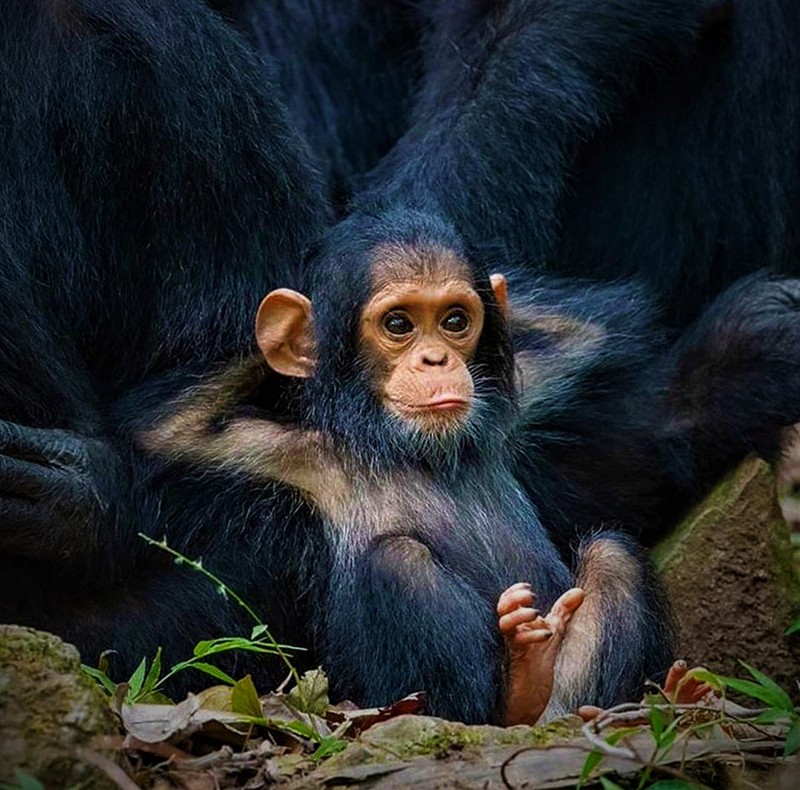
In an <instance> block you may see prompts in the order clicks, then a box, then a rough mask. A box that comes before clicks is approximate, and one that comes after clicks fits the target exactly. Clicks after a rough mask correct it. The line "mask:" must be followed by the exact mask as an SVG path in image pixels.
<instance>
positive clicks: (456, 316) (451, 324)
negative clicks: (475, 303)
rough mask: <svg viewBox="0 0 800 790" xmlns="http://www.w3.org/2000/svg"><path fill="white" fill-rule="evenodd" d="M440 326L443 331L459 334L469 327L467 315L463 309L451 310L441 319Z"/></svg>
mask: <svg viewBox="0 0 800 790" xmlns="http://www.w3.org/2000/svg"><path fill="white" fill-rule="evenodd" d="M441 327H442V329H444V331H445V332H450V333H451V334H454V335H459V334H461V333H462V332H466V331H467V329H469V316H468V315H467V314H466V313H465V312H464V311H463V310H453V311H452V312H450V313H448V314H447V315H446V316H445V317H444V318H443V319H442V323H441Z"/></svg>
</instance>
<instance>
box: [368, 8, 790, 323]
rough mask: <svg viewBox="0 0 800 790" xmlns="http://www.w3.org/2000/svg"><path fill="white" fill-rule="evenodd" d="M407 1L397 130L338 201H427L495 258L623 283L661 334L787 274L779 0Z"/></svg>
mask: <svg viewBox="0 0 800 790" xmlns="http://www.w3.org/2000/svg"><path fill="white" fill-rule="evenodd" d="M423 5H424V6H425V7H426V8H428V9H429V11H430V24H429V27H428V34H427V37H426V39H425V41H426V47H425V53H426V57H427V65H426V70H425V75H424V77H423V81H422V84H421V87H420V90H419V94H418V98H417V101H416V104H415V107H414V110H413V114H412V124H411V126H410V128H409V129H408V131H407V132H406V134H405V135H404V136H403V137H402V139H401V140H400V141H399V142H398V143H397V144H396V145H395V146H394V148H393V149H392V150H391V151H390V152H389V154H388V155H387V156H386V157H384V158H383V160H382V161H381V163H380V165H379V166H378V167H377V168H376V169H375V170H374V171H373V172H372V173H371V174H370V175H369V177H368V179H367V187H368V188H367V189H365V190H362V192H361V193H360V195H358V196H357V197H356V200H355V205H356V206H363V207H365V208H366V209H367V210H368V211H371V212H372V211H375V210H376V209H377V210H380V208H381V207H386V206H392V205H398V204H402V205H407V206H410V207H413V208H417V209H420V210H423V211H427V210H435V211H439V212H440V213H441V214H442V215H443V216H445V217H447V218H448V220H449V221H450V222H452V223H453V224H454V225H455V227H456V229H457V231H458V232H459V233H460V234H461V236H462V237H463V238H464V239H465V240H466V241H467V242H468V243H469V244H470V245H471V246H472V247H475V248H476V249H477V250H478V251H479V252H482V253H483V254H487V253H488V252H491V254H492V255H493V256H494V258H495V265H496V266H497V265H502V260H503V259H508V260H510V261H512V262H514V263H517V264H525V265H527V266H534V267H536V268H539V269H547V270H549V271H551V272H559V273H565V274H570V275H576V274H577V275H579V276H590V277H600V278H604V279H618V278H620V277H624V276H630V275H637V276H639V277H641V278H642V279H644V280H645V281H647V282H648V284H649V285H650V286H651V287H652V288H653V289H654V291H655V292H656V293H657V294H658V296H659V297H660V298H661V301H662V307H663V308H665V310H666V315H667V317H668V319H669V321H670V322H671V323H672V324H674V325H681V326H683V325H685V324H686V323H687V322H688V321H690V320H692V319H693V318H695V317H696V316H697V315H698V312H699V310H700V309H701V308H702V306H703V305H705V304H706V303H707V302H708V301H709V300H710V298H711V297H712V296H713V295H714V294H715V293H717V292H718V291H719V290H720V289H721V288H722V287H724V286H725V285H726V284H730V283H731V282H733V281H734V280H735V279H737V278H738V277H740V276H741V275H743V274H746V273H749V272H752V271H753V270H754V269H756V268H759V267H772V268H775V269H782V270H784V271H793V272H796V271H798V270H799V269H798V267H800V234H799V233H798V231H797V228H798V227H800V222H799V221H798V220H800V134H798V118H800V47H798V46H797V41H798V40H799V39H800V8H798V6H797V3H796V2H794V0H773V1H772V2H762V1H761V0H732V1H731V2H726V0H697V1H696V2H693V1H692V0H690V1H689V2H686V0H644V1H642V0H622V1H621V2H620V0H547V1H546V2H545V1H544V0H509V2H503V3H486V2H479V1H478V0H475V2H464V3H453V2H431V3H428V4H423ZM370 187H371V188H370Z"/></svg>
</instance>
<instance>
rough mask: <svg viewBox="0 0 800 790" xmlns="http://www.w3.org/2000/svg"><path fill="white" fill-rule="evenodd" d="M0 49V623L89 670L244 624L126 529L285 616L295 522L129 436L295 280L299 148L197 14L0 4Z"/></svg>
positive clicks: (252, 79) (317, 217) (259, 79)
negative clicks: (80, 659) (69, 644)
mask: <svg viewBox="0 0 800 790" xmlns="http://www.w3.org/2000/svg"><path fill="white" fill-rule="evenodd" d="M0 53H1V54H0V78H1V79H2V82H3V84H4V85H5V86H6V91H7V93H6V96H5V99H6V100H5V101H4V124H3V132H2V134H3V143H4V144H3V146H2V148H1V150H0V171H2V174H3V178H2V179H0V180H1V181H2V184H0V200H2V206H1V208H2V212H3V216H4V218H5V224H4V227H3V232H2V238H1V240H2V250H0V253H2V257H0V267H2V268H1V269H0V277H2V282H3V288H2V289H0V303H1V304H0V315H2V318H0V322H2V323H0V330H2V337H0V364H2V366H3V367H2V369H0V419H1V420H2V421H0V520H1V521H2V528H0V564H1V566H2V567H0V579H1V580H2V581H0V620H4V621H12V622H19V623H23V624H29V625H35V626H39V627H44V628H48V629H50V630H53V631H55V632H57V633H61V634H63V635H65V636H67V637H68V638H70V639H71V640H73V641H75V642H76V644H77V645H78V647H79V648H80V649H81V651H82V652H84V654H85V655H86V656H87V657H88V658H90V659H91V657H93V656H94V655H96V654H97V653H99V652H100V651H101V650H103V649H106V648H114V649H116V650H117V651H118V654H119V658H120V662H121V664H122V665H123V669H124V668H125V667H128V668H130V667H131V666H132V665H133V664H134V663H135V662H137V661H138V660H139V659H140V658H141V656H142V654H143V653H145V652H149V653H152V652H153V651H154V649H155V648H156V646H157V645H158V644H163V645H164V646H165V647H166V648H167V651H168V653H169V657H168V658H167V660H170V659H177V658H181V657H183V656H185V655H187V654H189V653H190V651H191V646H192V644H193V642H194V641H196V640H197V639H198V638H201V637H202V636H204V635H209V636H210V635H220V634H221V633H225V632H227V633H231V632H233V631H238V630H241V629H242V628H243V622H242V617H240V616H239V614H238V612H237V610H236V609H235V607H232V606H231V604H230V603H229V602H228V601H225V600H224V599H222V598H220V597H219V596H217V595H216V594H215V593H214V591H213V590H212V589H210V586H208V585H206V584H205V583H204V582H203V581H202V580H201V579H198V578H194V577H192V576H191V575H190V574H187V573H186V572H185V571H184V570H183V569H180V568H176V567H174V566H173V565H172V563H171V561H170V560H169V559H168V558H167V557H165V556H160V555H159V553H158V552H155V551H151V550H149V549H147V548H146V547H144V545H143V544H142V543H141V541H139V540H138V538H137V537H136V533H137V532H138V531H142V532H145V533H148V534H150V535H152V536H154V537H158V538H160V537H162V536H163V535H166V536H167V537H168V539H169V540H170V542H171V544H172V545H174V546H176V547H177V548H179V549H181V550H182V551H184V552H186V553H187V554H189V555H191V556H199V555H203V557H204V560H205V561H206V563H207V564H209V565H211V566H213V567H214V568H215V570H219V571H221V572H223V574H224V572H225V570H226V569H227V570H228V571H232V569H233V568H235V569H236V571H235V574H234V573H233V572H231V578H233V577H234V576H235V577H236V578H237V579H238V582H237V587H239V588H240V589H241V592H242V593H243V594H244V595H245V596H251V597H250V600H251V601H252V602H253V603H254V604H256V606H265V609H264V611H266V612H268V614H269V615H270V617H269V619H270V620H271V621H272V622H271V624H273V625H277V626H278V627H280V624H281V621H282V620H283V619H289V620H292V621H293V622H300V621H301V618H298V617H294V618H292V613H291V612H292V609H293V608H296V604H295V601H294V596H295V593H294V592H293V593H291V594H289V595H286V594H283V595H282V596H277V595H276V597H275V599H274V600H272V601H271V599H270V596H271V595H272V594H274V593H276V590H278V589H282V590H284V591H285V590H286V589H291V590H297V591H300V593H299V594H302V590H303V589H304V588H303V586H302V583H301V581H300V580H299V579H298V578H296V577H295V576H294V575H293V574H296V573H297V574H299V573H300V571H301V570H302V569H301V566H302V564H303V557H304V556H305V555H304V553H303V552H304V551H305V549H298V548H297V547H296V546H295V547H293V548H288V547H287V546H288V542H287V541H285V540H284V539H283V538H282V537H280V534H281V533H282V531H283V529H284V527H285V528H286V529H287V530H288V533H289V534H291V533H292V529H291V527H290V525H292V524H294V525H295V526H296V527H298V532H297V533H295V534H292V539H293V540H299V541H300V543H301V544H302V545H303V546H308V547H309V548H308V550H309V551H310V550H311V546H313V539H311V538H309V542H308V543H304V542H303V540H302V538H301V537H300V536H301V535H302V534H303V533H304V525H308V526H310V525H311V524H312V523H313V520H312V519H311V518H310V517H309V516H308V514H307V511H303V512H302V513H300V514H299V515H298V511H297V507H296V503H294V502H293V501H292V500H291V498H287V497H286V496H283V495H282V494H280V493H276V491H275V490H274V489H270V490H268V491H264V490H256V489H255V488H254V487H253V486H250V485H248V484H246V483H242V482H241V481H238V482H237V481H236V480H230V479H223V478H222V477H213V476H212V478H210V479H206V480H204V481H200V480H198V479H197V478H196V476H195V477H193V476H192V475H191V474H190V473H187V472H186V471H185V470H182V469H181V468H177V467H164V466H160V465H156V464H153V463H152V462H151V461H149V460H148V459H146V458H145V457H143V456H142V455H141V454H140V453H139V452H138V451H137V450H135V448H133V446H132V442H131V438H130V431H131V430H132V429H133V428H134V427H135V426H138V425H139V424H140V423H141V422H143V421H144V422H146V421H147V419H148V417H147V415H148V414H149V413H151V412H152V411H153V410H157V409H158V407H159V404H160V403H162V402H163V401H164V399H165V398H166V397H167V395H168V394H170V393H174V392H177V391H179V390H180V389H181V388H182V387H183V386H185V384H186V382H187V381H189V380H191V379H192V377H194V376H196V375H197V374H198V373H199V372H201V371H203V370H205V369H207V368H208V367H209V366H211V365H213V364H214V363H215V362H216V361H218V360H220V359H223V358H228V357H230V356H232V355H236V354H239V353H242V352H246V351H248V350H249V349H250V347H251V346H252V330H251V329H250V327H251V322H252V315H253V314H254V312H255V307H256V304H257V300H258V299H259V298H260V296H261V295H262V294H263V292H265V291H267V290H269V289H270V288H271V287H274V286H275V285H278V284H281V285H283V284H286V282H287V281H289V282H291V281H292V280H294V279H295V278H296V270H297V266H298V263H299V262H300V260H301V259H302V251H303V248H304V247H305V245H306V244H307V243H308V241H309V240H310V239H312V238H313V237H314V236H315V235H316V234H317V233H318V232H319V229H320V227H321V225H322V224H323V223H324V221H325V218H326V210H325V208H324V205H323V201H322V198H321V193H322V190H321V188H320V184H319V182H320V179H319V177H318V175H317V173H316V172H315V170H314V169H313V167H312V166H311V165H310V163H309V161H308V155H307V148H306V146H305V144H304V142H303V141H302V140H301V139H300V138H299V136H298V135H297V134H296V133H295V132H294V130H293V129H292V128H291V126H290V125H289V122H288V120H287V113H286V111H285V109H284V108H283V107H282V105H281V104H280V102H279V101H277V100H276V98H275V96H274V93H273V91H272V89H271V88H270V86H269V84H268V83H267V82H266V81H265V79H264V76H263V72H262V70H261V66H260V63H259V62H258V61H257V59H256V58H255V57H254V56H253V54H252V52H251V50H250V48H249V47H248V46H247V45H246V43H245V42H244V41H243V40H242V39H241V37H240V35H239V34H238V33H237V32H236V31H234V30H233V29H232V28H231V27H230V26H229V25H227V24H226V23H225V22H224V21H223V20H222V19H221V18H220V17H219V16H218V15H217V14H215V13H214V12H212V11H210V10H208V9H207V8H206V7H205V6H204V5H203V4H201V3H196V2H190V0H179V2H174V3H168V4H164V3H160V2H155V0H152V1H151V0H104V1H103V2H99V1H97V0H74V2H63V3H56V4H54V3H49V2H44V0H41V1H39V0H37V1H36V2H21V0H20V2H11V3H10V4H9V8H7V9H6V13H5V14H4V20H3V25H2V29H0ZM17 86H18V87H17ZM23 373H24V378H23ZM9 420H11V421H15V422H9ZM17 422H24V423H26V424H27V425H28V426H29V427H22V426H21V425H19V424H16V423H17ZM30 426H37V427H36V429H33V428H31V427H30ZM46 429H51V430H46ZM273 519H277V521H275V522H273ZM286 534H287V533H284V537H286ZM237 553H239V555H240V557H244V556H247V557H249V558H250V559H249V560H248V562H246V563H243V562H242V561H241V559H239V560H236V559H235V558H236V555H237ZM289 577H291V579H292V583H291V584H289V583H288V582H287V580H288V579H289ZM295 582H296V583H295ZM270 604H271V608H270ZM261 671H265V670H263V669H262V670H261Z"/></svg>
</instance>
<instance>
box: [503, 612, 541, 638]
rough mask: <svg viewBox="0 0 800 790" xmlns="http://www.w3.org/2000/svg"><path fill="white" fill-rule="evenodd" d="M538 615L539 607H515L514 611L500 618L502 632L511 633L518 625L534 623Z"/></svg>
mask: <svg viewBox="0 0 800 790" xmlns="http://www.w3.org/2000/svg"><path fill="white" fill-rule="evenodd" d="M537 617H539V610H538V609H530V608H528V607H521V608H519V609H515V610H514V611H513V612H510V613H509V614H506V615H503V617H501V618H500V622H499V626H500V632H501V633H503V634H508V633H511V632H512V631H514V629H515V628H516V627H517V626H518V625H522V624H523V623H532V622H533V621H534V620H536V618H537Z"/></svg>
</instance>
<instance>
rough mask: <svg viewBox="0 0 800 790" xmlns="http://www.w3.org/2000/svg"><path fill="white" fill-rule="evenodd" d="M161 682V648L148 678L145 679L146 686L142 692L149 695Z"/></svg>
mask: <svg viewBox="0 0 800 790" xmlns="http://www.w3.org/2000/svg"><path fill="white" fill-rule="evenodd" d="M159 680H161V648H160V647H159V648H158V650H156V655H155V658H154V659H153V663H152V664H150V671H149V672H148V673H147V677H146V678H145V679H144V685H143V686H142V692H143V693H144V694H149V693H150V692H151V691H153V690H154V689H155V687H156V686H157V685H158V681H159Z"/></svg>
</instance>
